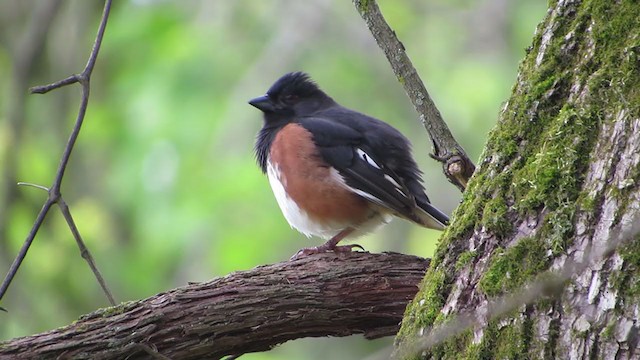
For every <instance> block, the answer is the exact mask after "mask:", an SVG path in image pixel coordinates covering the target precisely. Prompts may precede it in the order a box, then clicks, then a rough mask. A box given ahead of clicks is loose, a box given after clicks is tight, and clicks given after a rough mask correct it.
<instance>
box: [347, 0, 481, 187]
mask: <svg viewBox="0 0 640 360" xmlns="http://www.w3.org/2000/svg"><path fill="white" fill-rule="evenodd" d="M353 4H354V5H355V7H356V9H357V10H358V12H359V13H360V16H362V18H363V19H364V21H365V23H366V24H367V26H368V27H369V30H370V31H371V34H372V35H373V37H374V38H375V39H376V42H377V43H378V46H380V48H381V49H382V51H383V52H384V54H385V55H386V57H387V60H388V61H389V64H390V65H391V68H392V69H393V72H394V73H395V74H396V77H397V78H398V80H399V81H400V83H402V85H403V86H404V90H405V91H406V93H407V95H408V96H409V98H410V99H411V102H412V103H413V106H414V107H415V109H416V111H417V112H418V114H420V119H421V120H422V124H423V125H424V127H425V129H426V130H427V133H428V134H429V137H430V138H431V142H432V144H433V154H432V155H431V157H432V158H434V159H436V160H438V161H440V162H441V163H442V167H443V171H444V174H445V175H446V177H447V179H449V181H450V182H451V183H452V184H454V185H455V186H456V187H458V189H460V191H464V189H465V188H466V186H467V182H468V181H469V178H470V177H471V175H473V172H474V171H475V165H474V164H473V162H472V161H471V160H470V159H469V157H468V156H467V154H466V153H465V151H464V149H463V148H462V146H460V145H459V144H458V142H457V141H456V140H455V138H454V137H453V135H452V134H451V131H450V130H449V127H448V126H447V124H446V123H445V122H444V120H442V115H440V111H439V110H438V108H437V107H436V105H435V104H434V102H433V100H432V99H431V97H430V96H429V93H428V92H427V89H426V87H425V86H424V83H423V82H422V79H420V76H419V75H418V72H417V71H416V69H415V67H413V64H412V63H411V59H409V56H408V55H407V53H406V51H405V48H404V45H402V43H401V42H400V40H398V37H397V36H396V33H395V32H394V31H393V30H392V29H391V27H390V26H389V24H388V23H387V22H386V20H385V19H384V16H382V13H381V12H380V8H378V4H377V3H376V1H375V0H353Z"/></svg>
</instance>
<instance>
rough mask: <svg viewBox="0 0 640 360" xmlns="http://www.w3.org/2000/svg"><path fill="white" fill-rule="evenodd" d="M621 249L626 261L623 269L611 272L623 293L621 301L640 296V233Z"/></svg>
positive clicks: (613, 281)
mask: <svg viewBox="0 0 640 360" xmlns="http://www.w3.org/2000/svg"><path fill="white" fill-rule="evenodd" d="M619 251H620V255H621V256H622V260H623V261H624V263H623V269H622V271H618V272H616V273H613V274H611V279H610V281H611V282H612V285H613V287H614V288H616V289H617V290H618V292H619V293H620V294H621V295H622V296H621V297H620V298H619V299H618V301H619V302H624V301H625V299H629V298H631V299H637V298H638V297H640V283H639V282H638V281H637V279H638V277H640V235H636V236H635V238H634V239H631V241H628V242H627V243H626V244H624V245H623V246H622V247H621V248H620V250H619Z"/></svg>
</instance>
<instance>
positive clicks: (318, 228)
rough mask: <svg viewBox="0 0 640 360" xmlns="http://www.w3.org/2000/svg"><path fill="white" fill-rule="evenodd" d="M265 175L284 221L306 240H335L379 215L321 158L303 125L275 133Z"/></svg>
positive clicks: (288, 126) (295, 125)
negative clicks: (342, 232)
mask: <svg viewBox="0 0 640 360" xmlns="http://www.w3.org/2000/svg"><path fill="white" fill-rule="evenodd" d="M267 175H268V177H269V182H270V184H271V187H272V189H273V192H274V195H275V197H276V199H277V201H278V205H279V206H280V209H281V210H282V213H283V214H284V216H285V218H286V219H287V221H288V222H289V224H290V225H291V226H293V227H295V228H296V229H298V230H299V231H300V232H302V233H304V234H306V235H307V236H309V235H316V236H321V237H324V238H328V237H331V236H334V235H335V234H336V233H337V232H339V231H341V230H343V229H344V228H346V227H358V226H359V225H361V224H363V223H365V222H367V220H369V219H370V218H371V217H372V216H373V215H372V213H373V212H374V211H375V210H374V209H373V208H372V207H371V206H370V203H369V202H368V201H367V200H365V199H363V198H362V197H360V196H359V195H357V194H355V193H353V192H352V191H350V190H349V189H348V188H347V187H346V186H345V185H344V180H343V179H342V178H341V176H340V175H339V174H338V172H337V171H336V170H335V169H333V168H332V167H331V166H329V164H327V163H326V162H325V161H324V160H323V159H322V157H321V155H320V153H319V151H318V149H317V147H316V145H315V143H314V142H313V136H312V134H311V133H310V132H309V131H308V130H306V129H305V128H304V127H302V126H301V125H299V124H295V123H292V124H288V125H286V126H285V127H284V128H282V129H281V130H280V131H279V132H278V133H277V134H276V136H275V138H274V140H273V142H272V144H271V148H270V151H269V159H268V162H267Z"/></svg>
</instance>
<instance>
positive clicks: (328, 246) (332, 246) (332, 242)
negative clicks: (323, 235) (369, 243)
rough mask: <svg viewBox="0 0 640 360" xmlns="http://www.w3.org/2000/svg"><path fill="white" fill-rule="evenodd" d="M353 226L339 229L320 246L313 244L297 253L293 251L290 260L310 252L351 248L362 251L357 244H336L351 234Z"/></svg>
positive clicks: (340, 250) (349, 249) (339, 250)
mask: <svg viewBox="0 0 640 360" xmlns="http://www.w3.org/2000/svg"><path fill="white" fill-rule="evenodd" d="M353 230H355V229H353V228H350V227H349V228H346V229H344V230H342V231H340V232H339V233H338V234H337V235H336V236H334V237H332V238H331V239H329V240H327V242H326V243H324V244H322V245H320V246H314V247H308V248H304V249H301V250H300V251H298V252H297V253H295V254H294V255H293V256H292V257H291V260H295V259H299V258H301V257H303V256H307V255H311V254H318V253H322V252H329V251H333V252H350V251H352V250H353V248H359V249H361V250H363V251H364V248H363V247H362V246H360V245H358V244H353V245H340V246H338V243H339V242H340V241H341V240H342V239H344V238H345V237H347V236H348V235H349V234H351V233H352V232H353Z"/></svg>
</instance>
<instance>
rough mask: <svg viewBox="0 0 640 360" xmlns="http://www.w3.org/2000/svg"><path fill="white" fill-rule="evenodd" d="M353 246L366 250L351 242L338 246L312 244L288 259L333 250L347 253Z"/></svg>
mask: <svg viewBox="0 0 640 360" xmlns="http://www.w3.org/2000/svg"><path fill="white" fill-rule="evenodd" d="M354 248H358V249H360V250H362V251H366V250H365V249H364V248H363V247H362V246H361V245H358V244H352V245H340V246H333V247H329V246H324V244H323V245H320V246H313V247H308V248H304V249H300V250H299V251H298V252H297V253H295V254H293V256H292V257H291V259H290V260H298V259H301V258H303V257H305V256H308V255H313V254H319V253H324V252H335V253H348V252H352V251H353V249H354Z"/></svg>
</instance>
